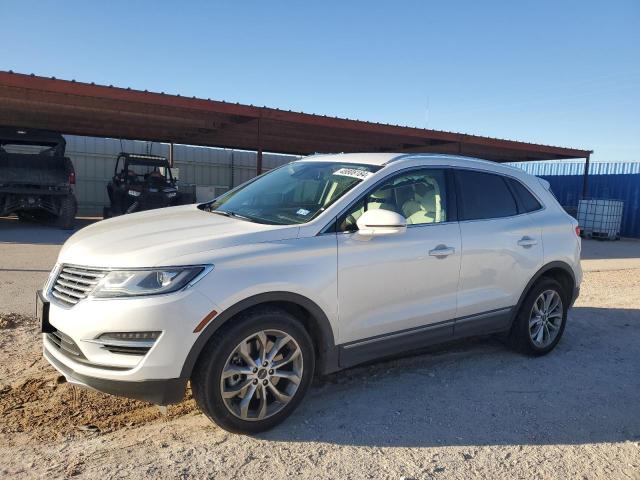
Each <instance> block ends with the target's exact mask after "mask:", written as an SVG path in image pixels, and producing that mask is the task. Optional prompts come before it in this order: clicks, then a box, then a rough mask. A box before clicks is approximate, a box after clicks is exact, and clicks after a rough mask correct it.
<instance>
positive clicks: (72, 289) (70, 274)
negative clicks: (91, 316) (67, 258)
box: [51, 265, 107, 307]
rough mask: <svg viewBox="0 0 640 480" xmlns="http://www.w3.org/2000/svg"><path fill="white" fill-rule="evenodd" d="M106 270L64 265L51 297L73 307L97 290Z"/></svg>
mask: <svg viewBox="0 0 640 480" xmlns="http://www.w3.org/2000/svg"><path fill="white" fill-rule="evenodd" d="M106 274H107V272H106V270H101V269H98V268H86V267H76V266H69V265H63V266H62V269H61V270H60V271H59V272H58V276H57V277H56V279H55V281H54V282H53V287H52V288H51V295H53V297H54V298H55V299H56V300H57V301H58V302H59V303H61V304H63V305H65V306H67V307H72V306H74V305H75V304H76V303H78V302H79V301H80V300H82V299H83V298H86V297H87V295H89V293H91V291H92V290H93V289H94V288H95V286H96V285H97V284H98V282H99V281H100V280H101V279H102V278H103V277H104V276H105V275H106Z"/></svg>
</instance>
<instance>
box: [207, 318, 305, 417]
mask: <svg viewBox="0 0 640 480" xmlns="http://www.w3.org/2000/svg"><path fill="white" fill-rule="evenodd" d="M302 373H303V359H302V351H301V349H300V346H299V345H298V342H296V341H295V339H294V338H293V337H292V336H290V335H288V334H287V333H285V332H283V331H280V330H262V331H259V332H257V333H254V334H252V335H250V336H248V337H247V338H245V339H244V340H242V342H240V343H239V344H238V345H237V346H236V347H235V348H234V350H233V352H231V354H230V355H229V357H228V358H227V361H226V362H225V365H224V368H223V370H222V375H221V378H220V392H221V395H222V399H223V401H224V404H225V406H226V407H227V409H228V410H229V412H231V413H232V414H233V415H235V416H236V417H238V418H240V419H242V420H248V421H255V420H264V419H265V418H269V417H270V416H272V415H275V414H276V413H278V412H279V411H280V410H282V409H283V408H284V407H285V406H286V405H287V404H288V403H289V402H290V401H291V399H292V398H293V397H294V395H295V393H296V391H297V390H298V386H299V385H300V382H301V381H302Z"/></svg>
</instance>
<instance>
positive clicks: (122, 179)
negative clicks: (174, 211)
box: [103, 152, 195, 218]
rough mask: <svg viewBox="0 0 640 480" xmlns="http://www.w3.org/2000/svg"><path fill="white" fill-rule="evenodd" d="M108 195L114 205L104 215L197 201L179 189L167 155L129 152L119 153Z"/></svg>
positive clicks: (108, 186)
mask: <svg viewBox="0 0 640 480" xmlns="http://www.w3.org/2000/svg"><path fill="white" fill-rule="evenodd" d="M107 194H108V195H109V202H110V205H109V206H108V207H104V210H103V217H104V218H109V217H115V216H118V215H124V214H127V213H134V212H140V211H143V210H153V209H155V208H163V207H172V206H175V205H183V204H187V203H192V202H193V201H195V199H193V198H192V196H191V195H187V194H184V193H182V192H180V191H178V181H177V179H176V178H174V177H173V174H172V173H171V166H170V165H169V161H168V160H167V158H166V157H162V156H159V155H143V154H137V153H125V152H120V153H119V154H118V158H117V160H116V165H115V168H114V172H113V178H112V179H111V181H110V182H109V183H108V184H107Z"/></svg>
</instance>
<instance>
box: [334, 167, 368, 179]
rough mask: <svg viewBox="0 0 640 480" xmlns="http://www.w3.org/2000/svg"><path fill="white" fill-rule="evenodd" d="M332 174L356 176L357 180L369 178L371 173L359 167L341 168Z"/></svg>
mask: <svg viewBox="0 0 640 480" xmlns="http://www.w3.org/2000/svg"><path fill="white" fill-rule="evenodd" d="M333 174H334V175H340V176H341V177H351V178H357V179H358V180H364V179H366V178H369V177H370V176H371V175H373V173H371V172H367V171H366V170H360V169H359V168H341V169H340V170H336V171H335V172H333Z"/></svg>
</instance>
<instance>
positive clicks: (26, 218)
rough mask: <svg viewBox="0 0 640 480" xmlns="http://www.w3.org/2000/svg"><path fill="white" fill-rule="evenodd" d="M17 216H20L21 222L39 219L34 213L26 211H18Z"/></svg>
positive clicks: (31, 221)
mask: <svg viewBox="0 0 640 480" xmlns="http://www.w3.org/2000/svg"><path fill="white" fill-rule="evenodd" d="M16 217H18V220H20V221H21V222H28V223H33V222H36V221H37V220H36V219H35V218H34V216H33V215H32V214H30V213H28V212H26V211H19V212H16Z"/></svg>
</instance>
